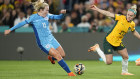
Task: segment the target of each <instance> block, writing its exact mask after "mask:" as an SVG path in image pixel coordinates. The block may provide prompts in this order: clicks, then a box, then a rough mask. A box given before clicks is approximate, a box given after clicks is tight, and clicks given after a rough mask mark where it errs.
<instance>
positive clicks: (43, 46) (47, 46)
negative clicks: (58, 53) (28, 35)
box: [39, 38, 60, 54]
mask: <svg viewBox="0 0 140 79" xmlns="http://www.w3.org/2000/svg"><path fill="white" fill-rule="evenodd" d="M59 46H60V44H59V43H58V41H57V40H56V39H55V38H53V39H52V40H50V41H49V42H48V41H46V44H40V45H39V47H40V49H41V50H43V51H44V52H45V53H46V54H49V51H50V49H51V48H54V49H57V48H58V47H59Z"/></svg>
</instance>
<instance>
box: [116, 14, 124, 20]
mask: <svg viewBox="0 0 140 79" xmlns="http://www.w3.org/2000/svg"><path fill="white" fill-rule="evenodd" d="M121 18H122V15H119V14H115V18H114V19H115V20H120V19H121Z"/></svg>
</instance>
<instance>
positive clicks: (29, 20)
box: [25, 15, 35, 24]
mask: <svg viewBox="0 0 140 79" xmlns="http://www.w3.org/2000/svg"><path fill="white" fill-rule="evenodd" d="M34 17H35V15H31V16H30V17H29V18H27V19H26V20H25V21H26V22H27V24H29V23H31V22H32V21H33V18H34Z"/></svg>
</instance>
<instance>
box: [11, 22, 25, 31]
mask: <svg viewBox="0 0 140 79" xmlns="http://www.w3.org/2000/svg"><path fill="white" fill-rule="evenodd" d="M25 24H27V22H26V21H25V20H24V21H22V22H20V23H18V24H17V25H15V26H13V27H12V28H10V30H11V31H13V30H15V29H17V28H19V27H22V26H23V25H25Z"/></svg>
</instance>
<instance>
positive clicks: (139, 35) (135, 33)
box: [132, 30, 140, 39]
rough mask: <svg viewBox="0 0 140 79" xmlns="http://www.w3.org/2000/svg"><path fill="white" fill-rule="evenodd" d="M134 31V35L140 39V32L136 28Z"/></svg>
mask: <svg viewBox="0 0 140 79" xmlns="http://www.w3.org/2000/svg"><path fill="white" fill-rule="evenodd" d="M132 33H133V35H134V36H135V37H137V38H138V39H140V34H139V33H138V32H137V31H136V30H134V31H133V32H132Z"/></svg>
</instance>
